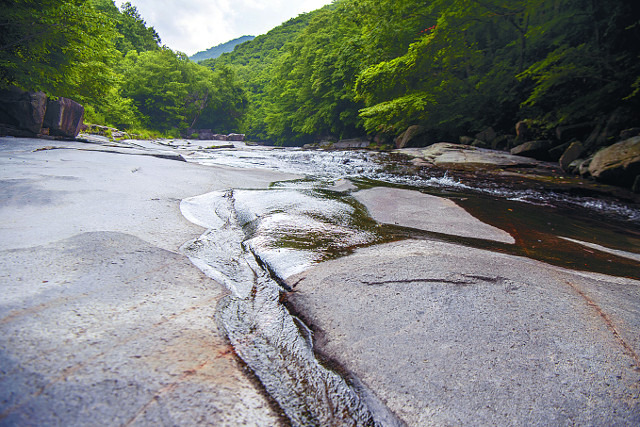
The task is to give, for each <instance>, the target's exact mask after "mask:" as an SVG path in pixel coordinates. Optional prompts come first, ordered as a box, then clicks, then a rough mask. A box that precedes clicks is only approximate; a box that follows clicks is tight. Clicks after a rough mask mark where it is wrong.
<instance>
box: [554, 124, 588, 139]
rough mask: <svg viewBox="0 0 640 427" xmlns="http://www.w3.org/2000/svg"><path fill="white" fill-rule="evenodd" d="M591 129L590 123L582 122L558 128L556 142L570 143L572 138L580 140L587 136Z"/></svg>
mask: <svg viewBox="0 0 640 427" xmlns="http://www.w3.org/2000/svg"><path fill="white" fill-rule="evenodd" d="M592 129H593V123H592V122H583V123H577V124H574V125H568V126H558V127H557V128H556V138H557V139H558V141H562V142H566V141H571V140H572V139H574V138H577V139H581V138H585V137H587V136H589V133H590V132H591V130H592ZM583 141H584V139H583Z"/></svg>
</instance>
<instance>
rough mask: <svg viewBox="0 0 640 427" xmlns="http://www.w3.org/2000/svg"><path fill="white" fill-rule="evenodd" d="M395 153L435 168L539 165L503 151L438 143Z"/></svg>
mask: <svg viewBox="0 0 640 427" xmlns="http://www.w3.org/2000/svg"><path fill="white" fill-rule="evenodd" d="M397 151H399V152H401V153H404V154H407V155H410V156H413V157H422V158H424V159H425V160H427V161H428V162H430V163H433V164H435V165H437V166H444V165H449V164H458V165H468V164H473V165H486V166H496V167H513V166H522V165H537V164H539V163H540V162H539V161H537V160H534V159H529V158H526V157H521V156H515V155H511V154H509V153H506V152H504V151H497V150H488V149H484V148H476V147H471V146H468V145H462V144H452V143H448V142H439V143H437V144H433V145H430V146H429V147H426V148H405V149H401V150H397Z"/></svg>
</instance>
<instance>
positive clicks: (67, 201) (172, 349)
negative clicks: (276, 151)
mask: <svg viewBox="0 0 640 427" xmlns="http://www.w3.org/2000/svg"><path fill="white" fill-rule="evenodd" d="M162 154H163V153H159V152H145V151H144V150H143V149H141V148H139V149H138V150H128V149H127V148H125V147H111V146H109V145H96V144H82V143H77V142H72V141H65V142H61V141H55V142H53V141H45V140H38V139H19V138H0V164H1V165H2V167H1V168H0V170H1V171H2V172H1V178H0V181H1V187H0V188H1V194H2V204H1V207H0V254H1V256H0V271H2V273H1V275H0V286H1V288H2V292H1V294H2V298H1V299H0V330H1V333H0V340H1V342H0V348H1V349H2V350H1V352H0V366H1V367H2V374H1V375H0V424H3V425H25V424H29V425H33V424H38V425H47V424H48V425H51V424H65V425H83V424H92V423H96V422H97V423H99V424H103V425H115V424H119V425H131V424H143V425H144V424H146V425H150V424H154V425H196V424H218V425H236V424H243V425H245V424H246V425H264V424H265V423H266V424H273V425H280V424H283V423H284V424H286V421H285V420H284V419H283V418H282V416H281V414H279V412H278V410H277V409H274V406H273V405H271V403H270V399H269V398H268V397H267V396H265V395H264V394H263V392H262V391H261V390H262V388H261V387H260V386H259V385H257V384H255V383H254V379H253V378H252V376H251V375H248V374H247V371H246V370H245V367H244V365H243V364H242V363H241V362H240V361H239V360H238V358H237V357H236V356H235V355H234V351H233V349H232V348H231V347H230V346H229V344H228V341H227V340H226V338H225V337H224V336H223V334H222V333H221V332H220V331H218V330H217V328H216V327H215V324H214V321H213V317H214V315H215V310H216V304H217V302H218V301H219V300H220V299H221V298H223V297H224V296H225V295H226V294H227V293H228V291H227V290H226V289H225V288H224V287H223V286H221V285H219V284H217V283H215V282H214V281H212V280H210V279H209V278H208V277H206V276H205V275H204V274H203V273H202V272H201V271H200V270H198V269H197V268H196V267H195V266H194V265H193V264H192V263H191V262H190V261H189V260H188V258H187V257H186V256H184V255H182V254H181V253H180V252H179V247H180V246H181V245H182V244H183V243H184V242H186V241H187V240H190V239H193V238H194V237H197V236H199V235H200V234H201V233H202V232H203V231H204V229H202V228H201V227H198V226H196V225H194V224H192V223H190V222H188V221H187V220H186V219H185V218H184V217H183V216H182V215H181V213H180V209H179V203H180V200H181V199H183V198H185V197H189V196H195V195H198V194H203V193H206V192H208V191H212V190H216V189H225V188H229V187H233V186H243V187H247V188H265V187H266V186H268V184H269V183H270V182H271V181H274V180H278V179H290V178H293V177H295V176H294V175H286V174H278V173H274V172H268V171H258V170H253V171H248V170H243V171H241V172H238V171H235V170H232V169H229V168H224V167H217V168H216V167H205V166H200V165H197V164H191V163H186V162H183V161H176V160H170V159H166V158H159V157H163V156H162ZM157 156H159V157H157ZM176 156H177V155H176Z"/></svg>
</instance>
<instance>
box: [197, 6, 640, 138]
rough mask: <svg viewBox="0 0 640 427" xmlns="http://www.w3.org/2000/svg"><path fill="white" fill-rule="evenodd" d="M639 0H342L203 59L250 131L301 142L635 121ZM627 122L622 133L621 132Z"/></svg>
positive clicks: (639, 84)
mask: <svg viewBox="0 0 640 427" xmlns="http://www.w3.org/2000/svg"><path fill="white" fill-rule="evenodd" d="M639 8H640V4H638V2H637V1H634V0H606V1H596V0H527V1H518V0H515V1H508V2H507V1H498V0H481V1H472V0H446V1H444V0H431V1H428V2H418V1H412V0H400V1H398V0H394V1H391V0H376V1H373V0H338V1H335V2H333V3H332V4H331V5H329V6H327V7H325V8H323V9H320V10H317V11H315V12H312V13H309V14H306V15H302V16H300V17H298V18H296V19H293V20H291V21H289V22H287V23H285V24H284V25H282V26H280V27H278V28H276V29H274V30H272V31H271V32H270V33H268V34H266V35H263V36H259V37H258V38H256V39H255V40H254V41H252V42H250V43H245V44H243V45H241V46H239V47H238V48H236V50H235V51H234V52H233V53H230V54H225V55H222V56H221V57H220V58H218V59H216V60H210V61H204V62H203V64H205V65H208V66H209V67H211V68H212V69H217V68H218V67H229V68H231V69H232V70H233V71H235V72H236V74H237V76H238V78H239V80H240V81H241V82H242V85H243V86H244V87H245V88H246V90H247V91H248V98H249V105H248V110H247V112H246V114H245V115H244V116H243V120H242V122H241V130H242V131H243V132H245V133H247V134H248V135H249V137H250V138H252V139H258V140H266V141H272V142H275V143H285V144H290V143H293V144H298V143H304V142H313V141H318V140H321V139H324V138H328V139H332V138H334V139H335V138H348V137H354V136H363V135H369V136H370V137H372V136H375V135H378V137H379V138H381V139H382V140H387V141H391V140H393V138H394V137H395V136H397V135H398V134H400V133H401V132H403V131H404V130H405V129H407V128H408V127H409V126H411V125H420V126H421V127H422V128H423V129H425V136H424V139H425V141H424V142H425V143H428V142H429V140H431V141H436V140H438V139H442V140H455V141H457V139H458V137H459V136H460V135H467V134H471V135H473V134H475V133H477V132H479V131H482V130H483V129H485V128H487V127H493V128H494V129H495V130H496V131H498V132H499V133H505V134H507V133H514V130H513V128H514V124H515V123H516V122H517V121H519V120H524V119H527V120H529V121H530V122H532V123H534V124H535V125H536V126H537V127H538V128H539V129H541V131H542V132H544V131H545V130H551V129H554V128H555V127H557V126H560V125H575V124H578V123H584V122H592V123H596V122H598V121H603V120H605V121H607V120H609V121H611V120H615V121H617V122H620V123H624V124H626V125H627V126H632V125H633V126H637V125H638V111H640V108H638V107H639V101H640V61H639V59H640V12H639ZM620 126H623V125H622V124H621V125H620Z"/></svg>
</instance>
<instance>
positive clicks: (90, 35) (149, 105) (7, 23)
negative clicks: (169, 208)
mask: <svg viewBox="0 0 640 427" xmlns="http://www.w3.org/2000/svg"><path fill="white" fill-rule="evenodd" d="M1 3H2V5H1V9H2V14H1V15H0V26H1V27H2V31H0V89H2V88H8V87H11V86H17V87H19V88H22V89H24V90H28V91H38V90H41V91H44V92H46V93H47V94H48V95H50V96H54V97H61V96H62V97H67V98H71V99H74V100H76V101H78V102H80V103H82V104H83V105H84V107H85V121H88V122H92V123H99V124H109V125H114V126H117V127H120V128H127V129H132V128H133V129H151V130H154V131H160V132H169V133H170V134H173V135H177V133H178V132H179V131H180V130H183V129H186V128H188V127H196V126H197V127H200V128H212V129H214V130H219V131H225V132H226V131H227V130H228V129H234V128H236V127H237V123H236V122H237V120H238V118H239V117H240V116H241V115H242V112H243V110H244V103H245V96H244V90H243V89H242V87H241V86H239V85H238V84H237V83H236V81H235V78H234V75H233V73H232V72H231V71H230V70H228V69H226V68H225V67H218V68H217V70H216V71H215V72H214V71H212V70H211V69H209V68H206V67H202V66H199V65H196V64H194V63H193V62H191V61H190V60H189V59H188V58H187V56H186V55H185V54H182V53H179V52H173V51H172V50H171V49H169V48H168V47H166V46H160V37H159V36H158V34H157V33H156V31H155V30H154V29H153V28H151V27H148V26H147V25H146V23H145V21H144V20H143V19H142V17H141V16H140V14H139V13H138V11H137V9H136V8H135V7H134V6H132V5H131V4H130V3H125V4H124V5H123V6H122V8H121V9H120V10H118V8H117V7H116V6H115V5H114V2H113V0H55V1H54V0H39V1H35V0H25V1H20V2H14V1H8V2H7V1H2V2H1Z"/></svg>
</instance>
